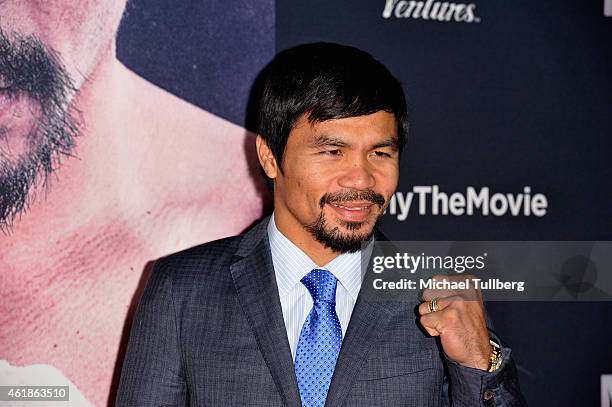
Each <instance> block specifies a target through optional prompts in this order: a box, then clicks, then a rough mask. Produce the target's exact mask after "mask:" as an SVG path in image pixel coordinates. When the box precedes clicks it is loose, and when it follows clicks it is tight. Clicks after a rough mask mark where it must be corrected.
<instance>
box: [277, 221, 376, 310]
mask: <svg viewBox="0 0 612 407" xmlns="http://www.w3.org/2000/svg"><path fill="white" fill-rule="evenodd" d="M268 239H269V241H270V249H271V252H272V263H273V264H274V273H275V274H276V282H277V285H278V293H279V295H280V297H281V298H282V297H283V296H285V295H287V294H288V293H289V291H291V289H292V288H293V287H294V286H295V285H296V284H298V283H299V284H301V283H300V280H301V279H302V277H304V276H305V275H306V274H308V273H310V271H312V270H313V269H315V268H323V269H325V270H329V271H330V272H332V273H333V274H334V276H335V277H336V278H337V279H338V281H339V282H340V284H342V286H343V287H344V288H345V289H346V290H347V292H348V293H349V295H350V296H351V297H352V298H353V300H355V301H356V300H357V295H358V294H359V289H360V288H361V279H362V276H361V253H362V252H361V251H358V252H355V253H344V254H341V255H339V256H338V257H336V258H334V259H333V260H332V261H330V262H329V263H327V264H326V265H324V266H323V267H319V266H317V265H316V264H315V262H314V261H312V259H311V258H310V257H308V255H306V253H304V252H303V251H302V250H301V249H300V248H299V247H297V246H296V245H295V244H294V243H293V242H292V241H291V240H289V239H288V238H287V237H286V236H285V235H283V234H282V233H281V232H280V231H279V230H278V228H277V227H276V223H275V222H274V214H272V216H271V217H270V222H269V223H268ZM373 241H374V239H373V238H372V239H371V241H370V243H369V244H368V247H367V249H366V251H365V252H367V253H370V252H371V249H372V246H373V245H372V243H373Z"/></svg>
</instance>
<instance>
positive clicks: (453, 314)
mask: <svg viewBox="0 0 612 407" xmlns="http://www.w3.org/2000/svg"><path fill="white" fill-rule="evenodd" d="M473 278H475V277H474V276H434V277H433V280H434V281H433V285H434V288H433V289H425V290H423V294H422V298H423V301H424V302H423V303H421V305H419V314H420V315H421V318H420V322H421V325H422V326H423V328H425V330H426V331H427V332H428V333H429V334H430V335H431V336H439V337H440V342H441V343H442V349H443V350H444V353H445V354H446V356H447V357H449V358H450V359H452V360H454V361H455V362H457V363H459V364H460V365H462V366H466V367H472V368H476V369H481V370H487V369H488V368H489V358H490V355H491V350H492V348H491V344H490V342H489V334H488V331H487V324H486V321H485V312H484V305H483V303H482V296H481V293H480V290H479V289H477V288H476V287H475V284H474V283H473V282H472V280H471V279H473ZM434 299H435V300H436V301H435V302H436V303H437V311H434V312H432V310H431V309H430V308H431V301H432V300H434Z"/></svg>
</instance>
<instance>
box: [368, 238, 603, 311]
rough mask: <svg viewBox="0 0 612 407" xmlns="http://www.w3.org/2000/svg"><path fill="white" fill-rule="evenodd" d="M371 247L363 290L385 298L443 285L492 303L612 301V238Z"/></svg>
mask: <svg viewBox="0 0 612 407" xmlns="http://www.w3.org/2000/svg"><path fill="white" fill-rule="evenodd" d="M365 249H366V250H363V251H362V272H363V273H364V284H363V285H362V289H363V288H365V289H366V290H367V291H368V292H369V294H371V295H374V296H376V297H380V298H381V299H383V298H385V299H396V300H403V299H405V300H408V301H411V300H413V299H414V298H416V297H418V295H419V294H420V292H421V291H422V290H426V289H429V290H432V289H435V290H450V291H462V290H468V291H471V292H472V295H482V296H483V297H484V299H485V300H489V301H609V300H612V273H608V272H606V270H610V269H612V242H585V241H579V242H554V241H527V242H519V241H491V242H488V241H446V242H429V241H410V242H388V241H376V242H374V243H370V244H369V245H368V246H367V247H366V248H365ZM474 290H479V291H480V293H477V292H476V291H474Z"/></svg>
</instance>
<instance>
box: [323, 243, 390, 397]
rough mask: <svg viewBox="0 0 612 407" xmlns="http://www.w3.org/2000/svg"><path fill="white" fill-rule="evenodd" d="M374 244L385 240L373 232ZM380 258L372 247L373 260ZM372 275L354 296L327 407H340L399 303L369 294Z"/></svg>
mask: <svg viewBox="0 0 612 407" xmlns="http://www.w3.org/2000/svg"><path fill="white" fill-rule="evenodd" d="M375 233H376V240H377V241H386V240H387V239H386V237H385V236H384V235H382V234H381V233H380V232H379V231H376V232H375ZM381 254H383V252H382V251H380V249H379V248H378V247H376V246H375V248H374V252H373V253H372V255H371V257H370V260H371V258H372V257H374V256H377V255H381ZM374 278H375V275H374V274H373V273H372V272H371V266H368V267H367V268H366V273H365V276H364V279H363V282H362V285H361V289H360V290H359V295H358V296H357V302H356V303H355V308H353V313H352V315H351V320H350V322H349V325H348V330H347V331H346V334H345V336H344V339H343V340H342V348H341V350H340V355H339V356H338V361H337V362H336V368H335V370H334V375H333V377H332V382H331V385H330V388H329V392H328V394H327V400H326V402H325V406H326V407H338V406H342V405H343V404H344V402H345V400H346V398H347V396H348V394H349V393H350V391H351V388H352V387H353V384H354V382H355V380H356V379H357V377H358V375H359V373H360V371H361V370H362V368H363V366H364V365H365V362H366V359H367V356H368V353H369V352H370V350H371V349H373V348H374V347H376V346H377V345H378V341H379V338H380V337H381V335H382V334H383V332H384V331H385V327H386V326H387V324H389V322H390V320H391V318H392V317H393V315H395V314H396V313H397V312H398V309H399V306H400V304H399V302H398V301H397V299H396V298H394V296H393V294H392V296H391V297H390V298H389V297H388V298H386V299H385V298H383V297H381V296H380V294H379V293H374V292H372V290H371V289H367V287H368V286H369V287H371V286H372V281H373V279H374Z"/></svg>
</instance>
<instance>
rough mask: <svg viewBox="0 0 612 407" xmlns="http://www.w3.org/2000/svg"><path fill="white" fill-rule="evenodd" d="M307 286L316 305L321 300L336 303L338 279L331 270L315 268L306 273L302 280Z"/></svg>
mask: <svg viewBox="0 0 612 407" xmlns="http://www.w3.org/2000/svg"><path fill="white" fill-rule="evenodd" d="M300 281H301V282H302V284H304V285H305V286H306V288H307V289H308V291H309V292H310V295H311V296H312V301H313V303H314V304H315V305H319V304H321V302H325V303H328V304H330V305H332V306H335V305H336V285H337V284H338V279H337V278H336V276H334V275H333V274H332V273H331V272H330V271H328V270H323V269H314V270H312V271H311V272H310V273H308V274H306V275H305V276H304V277H303V278H302V279H301V280H300Z"/></svg>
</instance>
